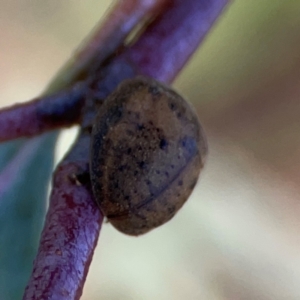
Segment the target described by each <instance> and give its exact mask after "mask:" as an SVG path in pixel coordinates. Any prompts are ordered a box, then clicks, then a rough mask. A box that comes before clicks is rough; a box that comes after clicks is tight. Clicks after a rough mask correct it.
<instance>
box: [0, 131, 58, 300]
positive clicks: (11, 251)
mask: <svg viewBox="0 0 300 300" xmlns="http://www.w3.org/2000/svg"><path fill="white" fill-rule="evenodd" d="M56 137H57V134H56V133H51V134H47V135H43V136H41V137H38V138H34V139H31V140H28V141H24V140H18V141H13V142H9V143H5V144H2V145H1V146H0V168H1V170H2V172H1V173H0V291H1V299H3V300H12V299H21V298H22V294H23V292H24V289H25V286H26V284H27V281H28V278H29V276H30V273H31V270H32V264H33V260H34V257H35V255H36V252H37V246H38V241H39V237H40V233H41V229H42V225H43V221H44V217H45V211H46V196H47V189H48V183H49V179H50V175H51V171H52V169H53V157H54V154H53V153H54V151H53V149H54V145H55V141H56Z"/></svg>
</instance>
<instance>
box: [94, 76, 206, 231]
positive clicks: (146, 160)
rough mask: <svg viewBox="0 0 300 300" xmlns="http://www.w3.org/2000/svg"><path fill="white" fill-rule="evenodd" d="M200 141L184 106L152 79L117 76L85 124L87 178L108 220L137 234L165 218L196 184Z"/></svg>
mask: <svg viewBox="0 0 300 300" xmlns="http://www.w3.org/2000/svg"><path fill="white" fill-rule="evenodd" d="M206 153H207V144H206V140H205V136H204V133H203V130H202V128H201V125H200V124H199V121H198V118H197V115H196V113H195V111H194V110H193V109H192V108H191V106H190V105H189V104H188V103H187V102H186V101H185V100H184V99H183V98H182V97H181V96H179V95H178V94H177V93H175V92H174V91H172V90H171V89H170V88H169V87H167V86H165V85H163V84H161V83H159V82H157V81H156V80H153V79H149V78H144V77H137V78H135V79H131V80H125V81H124V82H122V83H121V84H120V85H119V87H118V88H117V89H116V90H115V91H114V92H113V93H112V94H111V95H110V96H109V97H108V98H107V99H106V101H105V102H104V104H103V105H102V106H101V108H100V111H99V113H98V115H97V118H96V122H95V124H94V126H93V129H92V144H91V167H90V168H91V180H92V185H93V190H94V195H95V198H96V201H97V203H98V204H99V207H100V209H101V210H102V212H103V213H104V215H105V216H106V217H107V219H108V221H109V222H111V223H112V224H113V226H114V227H116V228H117V229H118V230H120V231H122V232H124V233H126V234H130V235H139V234H143V233H146V232H147V231H149V230H151V229H153V228H155V227H157V226H159V225H161V224H163V223H165V222H167V221H168V220H170V219H171V218H172V217H173V216H174V215H175V213H176V212H177V211H178V210H179V209H180V208H181V207H182V205H183V204H184V202H185V201H186V200H187V198H188V197H189V195H190V194H191V192H192V190H193V188H194V186H195V185H196V182H197V179H198V176H199V173H200V170H201V168H202V167H203V164H204V159H205V156H206Z"/></svg>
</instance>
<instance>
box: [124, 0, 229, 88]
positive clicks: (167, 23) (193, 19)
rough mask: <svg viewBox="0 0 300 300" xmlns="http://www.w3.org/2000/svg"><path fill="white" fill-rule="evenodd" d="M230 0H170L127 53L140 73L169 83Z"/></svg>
mask: <svg viewBox="0 0 300 300" xmlns="http://www.w3.org/2000/svg"><path fill="white" fill-rule="evenodd" d="M228 2H229V0H195V1H194V0H185V1H183V0H173V1H171V2H170V4H169V5H168V8H167V9H166V11H165V12H164V14H163V15H161V16H160V17H158V18H157V20H155V22H154V23H153V24H152V25H150V26H149V27H148V28H147V30H146V32H145V33H144V34H143V35H142V36H141V37H140V39H139V40H138V41H137V43H136V44H135V45H134V46H133V47H132V48H130V49H128V51H127V53H126V56H127V57H129V58H130V60H131V61H132V62H133V63H134V64H135V65H136V66H138V67H139V70H140V73H142V74H144V75H148V76H149V77H153V78H155V79H157V80H160V81H164V82H167V83H170V82H172V81H173V80H174V78H175V77H176V75H178V74H179V72H180V70H181V69H182V68H183V67H184V65H185V64H186V62H187V61H188V59H189V58H190V57H191V55H192V54H193V53H194V52H195V50H196V49H197V48H198V46H199V44H200V42H201V41H202V40H203V38H204V37H205V36H206V34H207V33H208V32H209V30H210V29H211V27H212V25H213V24H214V22H215V20H216V19H217V18H218V16H219V15H220V14H221V12H222V10H223V9H224V7H225V6H226V4H227V3H228Z"/></svg>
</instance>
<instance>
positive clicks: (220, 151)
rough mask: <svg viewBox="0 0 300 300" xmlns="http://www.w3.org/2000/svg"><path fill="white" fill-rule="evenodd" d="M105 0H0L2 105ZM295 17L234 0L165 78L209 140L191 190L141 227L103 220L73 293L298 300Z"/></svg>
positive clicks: (299, 105) (67, 137)
mask: <svg viewBox="0 0 300 300" xmlns="http://www.w3.org/2000/svg"><path fill="white" fill-rule="evenodd" d="M110 4H111V1H108V0H102V1H96V0H85V1H70V0H65V1H59V0H44V1H38V0H22V1H20V0H0V7H1V9H0V49H1V50H0V70H1V71H0V95H1V97H0V105H1V106H5V105H9V104H12V103H15V102H21V101H25V100H28V99H31V98H33V97H35V96H37V95H38V94H39V93H41V92H42V91H43V90H44V88H45V86H46V85H47V83H48V82H49V81H50V79H51V78H52V77H53V76H54V75H55V73H56V72H57V70H58V69H59V68H60V67H61V66H62V65H63V64H64V62H65V61H66V60H67V59H68V58H69V57H70V55H71V54H72V52H73V51H74V49H76V47H77V46H78V44H79V43H80V41H81V40H82V39H83V38H84V37H85V36H86V35H87V34H88V32H89V31H90V30H91V29H92V28H93V27H94V25H95V24H96V23H97V21H98V20H99V19H100V17H101V16H102V15H103V13H104V12H105V10H106V9H107V8H108V7H109V5H110ZM299 15H300V1H297V0H285V1H282V0H251V1H249V0H236V1H232V4H231V5H230V6H229V7H228V8H227V10H226V11H225V13H224V14H223V16H222V17H221V18H220V19H219V21H218V23H217V24H216V25H215V27H214V28H213V30H212V31H211V32H210V34H209V35H208V37H207V38H206V40H205V41H204V43H203V44H202V46H201V48H200V49H199V51H198V52H197V53H196V55H194V57H193V58H192V60H191V61H190V63H189V65H188V66H187V67H186V68H185V69H184V70H183V72H182V73H181V75H180V76H179V77H178V79H177V80H176V82H175V84H174V86H175V88H176V89H177V90H178V91H179V92H180V93H181V94H182V95H184V96H185V97H186V98H188V99H189V100H190V101H191V102H192V103H193V104H194V105H195V107H196V109H197V111H198V113H199V116H200V119H201V121H202V124H203V126H204V128H205V129H206V133H207V136H208V141H209V148H210V152H209V157H208V161H207V164H206V167H205V169H204V170H203V172H202V174H201V178H200V181H199V183H198V185H197V187H196V189H195V191H194V193H193V194H192V196H191V198H190V199H189V201H188V202H187V203H186V205H185V206H184V207H183V209H182V210H181V211H180V212H179V213H178V215H176V217H175V218H174V219H173V220H172V221H170V222H169V223H168V224H166V225H164V226H162V227H161V228H159V229H156V230H154V231H152V232H150V233H149V234H147V235H145V236H141V237H139V238H133V237H128V236H125V235H122V234H121V233H119V232H117V231H116V230H115V229H113V228H112V227H111V226H110V225H109V224H104V226H103V229H102V232H101V235H100V239H99V242H98V247H97V249H96V253H95V257H94V260H93V262H92V266H91V269H90V272H89V275H88V280H87V283H86V285H85V289H84V294H83V296H82V299H91V300H93V299H107V300H118V299H122V300H127V299H128V300H129V299H130V300H136V299H145V300H148V299H172V300H181V299H210V300H248V299H249V300H250V299H258V300H259V299H261V300H269V299H270V300H271V299H272V300H277V299H278V300H279V299H285V300H294V299H295V300H296V299H300V237H299V233H298V232H299V230H300V185H299V183H300V165H299V164H298V161H299V160H300V134H299V129H300V118H299V115H300V18H299ZM75 134H76V128H73V129H69V130H66V131H64V132H63V134H62V135H61V136H60V139H59V144H58V147H57V151H56V160H59V159H60V158H61V157H62V155H63V153H64V152H65V151H66V150H67V149H68V147H69V145H70V143H71V142H72V140H73V139H74V136H75ZM0 268H1V266H0Z"/></svg>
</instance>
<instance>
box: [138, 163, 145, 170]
mask: <svg viewBox="0 0 300 300" xmlns="http://www.w3.org/2000/svg"><path fill="white" fill-rule="evenodd" d="M139 167H140V169H145V167H146V163H145V162H144V161H140V162H139Z"/></svg>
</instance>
